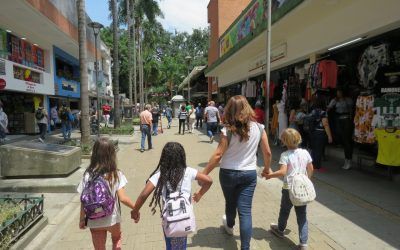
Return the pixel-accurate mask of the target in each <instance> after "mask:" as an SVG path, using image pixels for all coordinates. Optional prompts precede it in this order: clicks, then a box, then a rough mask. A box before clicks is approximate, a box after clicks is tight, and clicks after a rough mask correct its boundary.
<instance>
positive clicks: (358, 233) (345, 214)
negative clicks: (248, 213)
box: [29, 126, 400, 250]
mask: <svg viewBox="0 0 400 250" xmlns="http://www.w3.org/2000/svg"><path fill="white" fill-rule="evenodd" d="M138 137H139V135H138V134H136V135H135V137H134V138H133V144H130V145H129V144H126V145H121V150H120V152H119V153H118V164H119V168H120V169H122V171H123V172H124V173H125V175H126V176H127V178H128V181H129V183H128V186H127V193H128V195H129V196H130V197H131V198H132V199H133V200H135V199H136V197H137V196H138V194H139V193H140V191H141V189H142V188H143V186H144V184H145V180H146V179H147V178H148V177H149V175H150V173H151V172H152V171H153V170H154V168H155V167H156V165H157V163H158V160H159V156H160V153H161V150H162V147H163V145H164V144H165V143H166V142H168V141H179V142H180V143H182V144H183V145H184V147H185V149H186V154H187V162H188V165H189V166H192V167H195V168H197V169H199V170H201V169H202V168H203V167H204V166H205V165H206V163H207V161H208V158H209V157H210V155H211V154H212V152H213V150H214V149H215V147H216V144H215V143H214V144H213V145H210V144H209V143H208V139H207V137H206V136H204V135H203V134H199V133H198V132H197V133H196V134H185V135H184V136H183V135H177V127H176V126H173V127H172V128H171V129H170V130H166V129H165V130H164V134H162V135H159V136H156V137H155V138H154V146H155V149H154V150H152V151H146V152H144V153H140V152H139V151H138V149H139V144H138V142H139V138H138ZM277 157H279V155H274V158H277ZM275 165H276V164H275ZM212 178H213V179H214V185H213V186H212V188H211V189H210V191H209V192H208V193H207V194H206V195H205V196H204V197H203V199H202V200H201V201H200V203H199V204H197V205H196V206H195V213H196V219H197V220H196V221H197V226H198V231H197V233H196V234H195V235H192V236H191V237H190V238H189V248H190V249H238V248H240V240H239V232H238V228H236V229H235V236H233V237H232V236H228V235H226V234H225V233H224V231H223V229H222V228H221V216H222V214H223V212H224V211H223V210H224V209H223V208H224V202H223V200H224V199H223V195H222V192H221V188H220V186H219V180H218V169H216V170H214V172H213V173H212ZM281 185H282V184H281V181H280V180H270V181H265V180H261V179H259V181H258V185H257V188H256V192H255V197H254V204H253V239H252V242H251V246H252V249H292V248H294V247H295V245H296V244H297V243H298V234H297V225H296V222H295V216H294V213H293V214H292V215H291V217H290V220H289V224H288V230H287V233H288V234H287V237H286V239H284V240H280V239H278V238H276V237H275V236H273V235H272V234H271V233H270V232H269V231H268V228H269V224H270V223H271V222H275V221H276V220H277V214H278V211H279V202H280V189H281ZM193 188H194V189H195V190H196V189H197V187H196V185H195V184H194V185H193ZM317 191H318V199H317V201H316V202H313V203H312V204H311V205H310V206H309V209H308V214H309V221H310V225H309V228H310V240H309V246H310V247H309V249H396V248H400V241H399V239H398V236H396V235H397V234H398V232H399V231H400V222H399V221H397V220H396V218H390V216H388V215H385V214H380V213H377V212H376V211H374V210H371V209H369V208H368V207H365V206H363V205H362V204H361V205H360V204H358V203H355V202H354V201H353V200H351V199H349V198H346V197H345V196H343V195H341V194H338V193H337V192H336V191H335V190H331V189H329V187H326V185H324V184H321V183H319V182H317ZM293 212H294V211H293ZM129 213H130V211H129V209H128V208H126V207H124V208H123V209H122V217H123V222H122V228H123V229H122V230H123V248H124V249H143V250H147V249H157V250H158V249H164V240H163V235H162V230H161V226H160V218H159V216H158V215H154V216H153V215H151V212H150V208H148V207H147V206H146V205H145V206H143V208H142V211H141V218H142V220H141V222H140V223H139V224H134V223H133V222H132V221H131V220H130V214H129ZM78 216H79V196H78V195H76V196H75V197H73V198H72V200H71V202H70V203H69V204H68V205H66V206H65V209H64V210H63V211H62V213H61V214H60V215H59V216H58V217H57V219H53V220H52V218H50V225H49V226H47V227H46V228H45V229H44V230H43V231H42V233H41V234H39V235H38V237H37V238H36V239H35V241H34V242H32V244H31V245H30V248H29V249H92V244H91V237H90V232H89V231H88V230H85V231H82V230H79V229H78V218H79V217H78ZM61 218H62V219H61ZM108 243H110V238H109V239H108Z"/></svg>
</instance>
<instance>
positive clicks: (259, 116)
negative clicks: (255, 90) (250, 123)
mask: <svg viewBox="0 0 400 250" xmlns="http://www.w3.org/2000/svg"><path fill="white" fill-rule="evenodd" d="M254 113H255V114H256V121H257V122H258V123H260V124H264V122H265V111H264V110H263V109H262V105H261V102H260V101H257V102H256V105H255V109H254Z"/></svg>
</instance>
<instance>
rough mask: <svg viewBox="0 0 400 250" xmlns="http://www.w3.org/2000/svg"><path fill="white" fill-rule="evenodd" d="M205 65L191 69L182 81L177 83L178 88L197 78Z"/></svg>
mask: <svg viewBox="0 0 400 250" xmlns="http://www.w3.org/2000/svg"><path fill="white" fill-rule="evenodd" d="M205 68H206V66H196V67H194V69H193V70H192V72H190V73H189V75H188V76H186V78H185V79H184V80H183V82H182V83H181V84H180V85H179V90H182V89H183V88H184V87H186V86H187V85H188V83H189V81H191V80H192V79H195V78H197V77H198V76H199V75H200V74H201V73H203V71H204V69H205Z"/></svg>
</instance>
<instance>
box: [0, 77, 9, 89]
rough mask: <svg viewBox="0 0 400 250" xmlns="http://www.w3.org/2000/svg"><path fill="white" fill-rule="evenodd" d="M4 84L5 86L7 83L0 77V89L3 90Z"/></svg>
mask: <svg viewBox="0 0 400 250" xmlns="http://www.w3.org/2000/svg"><path fill="white" fill-rule="evenodd" d="M6 86H7V84H6V80H4V79H2V78H0V90H3V89H5V88H6Z"/></svg>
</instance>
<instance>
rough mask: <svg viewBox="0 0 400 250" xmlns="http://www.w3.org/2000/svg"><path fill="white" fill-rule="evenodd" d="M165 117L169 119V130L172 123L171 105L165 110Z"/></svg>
mask: <svg viewBox="0 0 400 250" xmlns="http://www.w3.org/2000/svg"><path fill="white" fill-rule="evenodd" d="M165 116H166V117H167V120H168V129H170V128H171V123H172V108H171V107H170V106H169V105H168V106H167V108H166V109H165Z"/></svg>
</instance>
